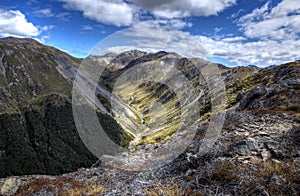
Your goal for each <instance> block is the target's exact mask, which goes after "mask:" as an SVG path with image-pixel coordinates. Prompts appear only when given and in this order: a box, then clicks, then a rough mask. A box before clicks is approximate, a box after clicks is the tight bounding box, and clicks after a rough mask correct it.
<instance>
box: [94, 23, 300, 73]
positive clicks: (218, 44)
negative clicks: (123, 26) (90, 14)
mask: <svg viewBox="0 0 300 196" xmlns="http://www.w3.org/2000/svg"><path fill="white" fill-rule="evenodd" d="M113 40H118V42H115V41H113ZM244 40H245V38H244V37H227V38H223V39H220V40H217V39H214V38H210V37H207V36H199V35H197V36H193V35H191V34H189V33H187V32H182V31H180V30H170V29H165V28H162V27H158V26H146V27H145V26H140V27H139V26H136V27H134V28H132V29H129V30H125V31H123V32H119V33H117V34H115V35H113V36H111V37H110V38H109V39H108V40H106V42H104V43H102V44H101V45H103V46H106V48H99V49H100V50H99V51H101V52H102V53H108V52H114V53H120V52H123V51H126V50H132V49H140V50H144V51H149V52H158V51H161V50H164V51H170V52H177V53H179V54H181V55H183V56H186V57H200V58H204V59H207V58H209V57H221V58H223V59H226V60H228V61H230V62H234V63H236V64H237V65H249V64H254V65H257V66H260V67H266V66H269V65H273V64H281V63H284V62H287V61H292V60H296V59H297V58H299V48H300V40H284V41H275V40H260V41H254V42H242V41H244ZM111 43H114V45H111Z"/></svg>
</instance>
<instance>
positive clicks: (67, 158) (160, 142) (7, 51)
mask: <svg viewBox="0 0 300 196" xmlns="http://www.w3.org/2000/svg"><path fill="white" fill-rule="evenodd" d="M0 57H1V61H0V70H1V73H0V85H1V86H0V89H1V93H2V94H1V96H0V113H1V114H0V177H3V178H2V179H0V194H4V195H9V194H17V195H215V194H219V195H244V194H246V195H297V194H299V193H300V182H299V179H300V105H299V103H300V97H299V94H300V61H295V62H289V63H285V64H282V65H278V66H272V67H267V68H258V67H255V66H245V67H242V66H240V67H233V68H229V67H226V66H224V65H221V64H213V63H210V62H207V61H204V60H199V59H197V60H193V59H188V58H183V57H181V56H180V55H178V54H175V53H169V52H165V51H161V52H157V53H146V52H142V51H138V50H134V51H127V52H123V53H121V54H107V55H104V56H89V57H88V58H86V59H84V60H83V59H76V58H74V57H71V56H69V55H67V54H65V53H63V52H61V51H59V50H57V49H55V48H52V47H48V46H43V45H42V44H40V43H38V42H36V41H34V40H30V39H17V38H5V39H0ZM89 63H91V64H94V65H96V66H99V67H102V68H103V69H104V71H103V73H102V74H101V77H100V78H99V80H94V79H92V78H94V77H93V73H89V72H86V73H84V74H82V75H80V76H79V77H82V78H80V79H82V81H84V79H86V81H88V82H89V83H91V84H93V85H97V88H96V92H95V95H96V97H97V99H96V100H93V96H90V95H89V94H88V93H86V92H88V91H86V89H83V88H81V89H79V90H80V91H81V93H82V94H83V96H84V97H85V98H86V99H87V100H88V102H89V103H90V104H95V105H96V106H97V110H96V111H97V115H98V119H99V122H100V123H101V125H102V127H103V129H104V131H105V132H106V133H107V135H108V136H109V138H110V139H111V140H112V141H113V142H114V143H116V144H118V145H120V146H123V147H126V148H129V149H130V150H128V151H126V152H124V153H122V154H117V155H116V156H103V157H101V158H100V159H98V158H96V157H95V156H94V155H93V154H92V153H91V152H90V151H89V150H88V149H87V147H86V146H85V145H84V143H83V142H82V140H81V138H80V136H79V135H78V132H77V130H76V126H75V123H74V118H73V113H72V82H73V81H74V80H75V78H76V73H77V70H78V68H79V67H80V66H85V64H87V65H88V64H89ZM213 67H214V68H218V69H213ZM206 68H211V69H212V71H211V70H206ZM215 70H217V72H215ZM85 74H86V75H85ZM213 75H217V76H218V80H213V79H211V78H213V77H212V76H213ZM89 76H91V77H89ZM84 77H87V78H84ZM214 82H216V86H215V88H217V89H221V90H222V89H223V90H224V92H223V93H222V92H221V91H220V92H219V91H216V92H212V91H213V89H214V87H212V86H211V85H210V84H212V83H214ZM87 87H89V86H87ZM214 100H217V103H216V102H214ZM85 107H90V106H89V105H88V106H85ZM220 114H222V117H224V124H222V129H221V130H220V132H216V134H212V135H208V136H207V135H206V133H207V132H209V129H210V128H214V127H218V126H219V125H218V122H216V121H214V116H216V115H220ZM220 119H221V118H220ZM206 140H208V141H212V142H211V144H212V146H211V147H210V148H209V149H208V150H207V151H205V153H204V154H201V152H202V151H201V149H203V145H202V144H203V143H204V144H205V142H206ZM174 151H178V152H180V153H179V154H178V155H177V154H176V153H174ZM172 152H173V153H172ZM79 168H80V169H79ZM76 170H77V171H76ZM31 174H35V175H31ZM41 174H43V175H41ZM5 177H6V178H5Z"/></svg>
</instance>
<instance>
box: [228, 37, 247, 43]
mask: <svg viewBox="0 0 300 196" xmlns="http://www.w3.org/2000/svg"><path fill="white" fill-rule="evenodd" d="M244 40H246V38H244V37H240V36H238V37H227V38H224V39H222V41H223V42H238V41H244Z"/></svg>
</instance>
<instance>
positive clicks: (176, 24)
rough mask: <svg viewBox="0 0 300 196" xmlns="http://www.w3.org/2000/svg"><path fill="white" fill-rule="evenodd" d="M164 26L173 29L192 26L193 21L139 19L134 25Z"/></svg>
mask: <svg viewBox="0 0 300 196" xmlns="http://www.w3.org/2000/svg"><path fill="white" fill-rule="evenodd" d="M142 25H144V26H162V27H167V28H172V29H183V28H185V27H192V26H193V24H192V23H191V22H185V21H183V20H181V19H159V20H158V19H157V20H146V21H138V22H136V24H134V25H133V26H142Z"/></svg>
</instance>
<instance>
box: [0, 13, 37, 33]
mask: <svg viewBox="0 0 300 196" xmlns="http://www.w3.org/2000/svg"><path fill="white" fill-rule="evenodd" d="M39 34H40V32H39V29H38V27H36V26H34V25H33V24H32V23H31V22H28V21H27V19H26V17H25V15H24V14H23V13H21V12H20V11H19V10H4V9H0V35H1V36H3V37H6V36H15V37H31V36H38V35H39Z"/></svg>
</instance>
